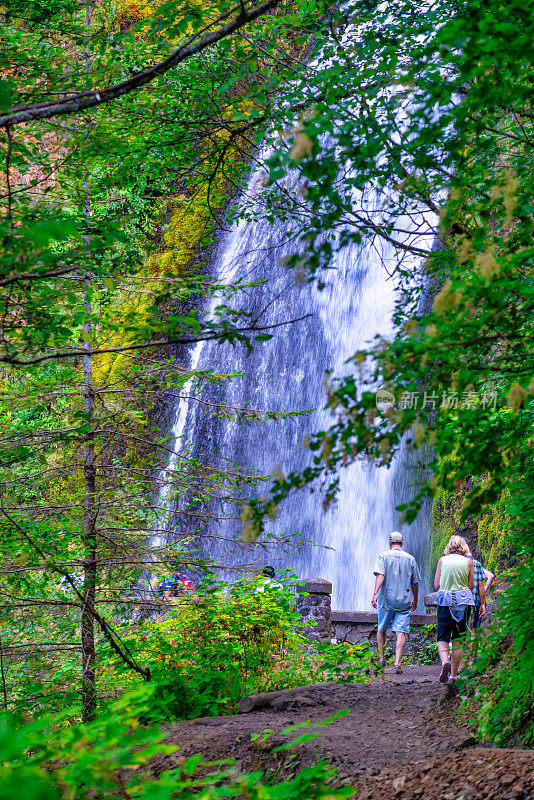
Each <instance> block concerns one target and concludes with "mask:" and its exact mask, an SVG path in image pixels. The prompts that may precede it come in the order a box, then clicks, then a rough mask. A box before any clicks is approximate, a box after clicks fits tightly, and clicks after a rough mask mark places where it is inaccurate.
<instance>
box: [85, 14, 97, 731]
mask: <svg viewBox="0 0 534 800" xmlns="http://www.w3.org/2000/svg"><path fill="white" fill-rule="evenodd" d="M86 23H87V48H86V59H87V61H86V72H89V71H90V63H89V58H90V38H89V37H90V24H91V7H90V6H89V5H88V6H86ZM84 194H85V204H84V217H85V224H86V231H87V232H86V234H85V251H86V252H85V257H86V261H87V266H86V271H85V277H84V283H85V291H84V296H83V304H84V307H85V312H86V314H87V318H86V321H85V323H84V326H83V330H84V343H83V347H84V350H85V351H87V352H86V355H84V357H83V395H84V400H85V413H86V415H87V421H86V424H87V425H88V426H89V430H88V432H87V434H86V436H85V461H84V466H83V475H84V519H83V544H84V558H83V606H82V618H81V628H82V630H81V645H82V704H83V712H82V717H83V720H84V722H87V721H89V720H90V719H93V717H94V716H95V713H96V648H95V616H94V610H95V601H96V549H97V534H96V519H97V513H98V512H97V508H96V470H95V440H94V411H95V394H94V388H93V364H92V357H91V354H90V351H91V348H92V345H91V328H92V325H91V277H92V275H91V269H90V267H91V264H90V259H91V249H90V248H91V235H90V233H89V224H90V221H91V194H90V188H89V181H87V180H86V181H85V183H84Z"/></svg>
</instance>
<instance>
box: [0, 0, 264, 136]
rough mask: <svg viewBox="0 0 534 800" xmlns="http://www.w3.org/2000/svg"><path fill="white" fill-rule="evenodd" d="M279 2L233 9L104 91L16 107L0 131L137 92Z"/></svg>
mask: <svg viewBox="0 0 534 800" xmlns="http://www.w3.org/2000/svg"><path fill="white" fill-rule="evenodd" d="M279 2H280V0H267V2H265V3H262V5H260V6H258V7H257V8H254V9H252V11H249V12H244V11H243V8H242V7H241V6H234V7H233V8H232V9H230V11H228V12H227V13H226V14H222V15H221V16H220V17H218V19H216V20H214V21H213V22H212V23H210V24H209V25H208V26H206V28H204V30H207V29H208V28H210V27H213V25H216V24H217V23H220V22H222V20H224V19H226V18H227V17H228V16H229V15H230V14H231V13H233V12H235V11H236V10H237V9H239V13H238V15H237V17H235V18H234V19H232V20H231V21H230V22H227V23H226V25H223V26H222V27H221V28H219V29H218V30H216V31H211V32H209V33H205V34H204V36H201V37H200V38H198V36H199V33H200V31H199V32H197V33H195V34H194V35H193V36H191V37H190V38H189V39H188V41H187V42H186V43H185V44H183V45H182V46H181V47H179V48H178V49H177V50H175V51H174V53H171V55H170V56H168V57H167V58H166V59H164V60H163V61H160V62H159V63H158V64H155V65H154V66H153V67H149V68H148V69H145V70H143V71H141V72H137V73H136V74H135V75H132V77H131V78H128V80H126V81H122V82H121V83H116V84H114V85H112V86H106V87H105V88H103V89H95V90H92V91H84V92H78V93H77V94H75V95H74V96H73V97H70V98H68V99H63V100H47V101H43V102H42V103H33V104H32V105H29V106H22V107H21V106H19V107H18V108H19V110H16V108H17V107H15V108H14V109H10V111H9V112H8V113H6V114H2V115H0V127H2V128H9V127H10V126H13V125H19V124H20V123H22V122H30V121H33V120H38V119H50V117H57V116H59V115H60V114H76V113H78V112H80V111H84V110H86V109H88V108H94V107H95V106H99V105H102V104H103V103H109V102H110V101H111V100H116V99H117V98H119V97H123V96H124V95H126V94H129V93H130V92H133V91H135V90H137V89H140V88H141V87H142V86H146V85H147V84H149V83H151V82H152V81H153V80H154V79H155V78H157V77H159V76H160V75H164V74H165V73H166V72H168V71H169V70H170V69H172V68H173V67H175V66H176V65H177V64H180V63H181V62H182V61H186V60H187V59H188V58H191V56H194V55H196V54H197V53H201V52H202V51H203V50H205V49H206V48H207V47H210V45H212V44H215V43H216V42H220V41H221V40H222V39H225V38H226V37H227V36H230V34H232V33H234V31H237V30H239V29H240V28H242V27H243V25H246V24H247V22H252V21H253V20H255V19H257V18H258V17H261V16H262V15H263V14H265V13H266V12H267V11H269V10H270V9H271V8H275V7H276V6H277V5H278V3H279Z"/></svg>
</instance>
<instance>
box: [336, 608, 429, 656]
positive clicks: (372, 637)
mask: <svg viewBox="0 0 534 800" xmlns="http://www.w3.org/2000/svg"><path fill="white" fill-rule="evenodd" d="M331 619H332V632H333V636H334V638H335V639H337V641H338V642H349V643H350V644H362V643H364V642H365V643H367V644H369V645H370V646H371V648H372V649H373V650H376V649H377V646H376V630H377V622H378V615H377V614H374V613H372V612H369V611H332V617H331ZM435 624H436V617H435V615H434V614H410V633H409V634H408V636H407V637H406V646H405V648H404V653H405V655H415V656H419V655H421V653H422V652H423V651H425V650H427V648H428V642H429V641H435V639H434V636H431V637H430V638H429V637H428V635H426V632H425V631H424V630H423V627H424V626H426V625H435ZM388 647H390V648H392V649H393V650H394V649H395V634H394V633H392V632H391V630H389V631H388V633H387V636H386V648H388Z"/></svg>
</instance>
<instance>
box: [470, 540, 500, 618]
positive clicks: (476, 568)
mask: <svg viewBox="0 0 534 800" xmlns="http://www.w3.org/2000/svg"><path fill="white" fill-rule="evenodd" d="M467 558H468V559H469V560H470V561H471V562H472V564H473V574H474V579H475V585H474V586H473V599H474V601H475V612H474V615H473V623H472V626H471V627H472V630H473V633H474V632H475V631H476V630H477V628H480V625H481V621H482V617H483V616H484V615H485V613H486V595H487V593H488V591H489V589H490V587H491V585H492V583H493V581H494V579H495V575H494V574H493V572H490V571H489V569H485V568H484V567H483V566H482V564H481V563H480V561H478V559H476V558H474V557H473V554H472V553H471V549H470V547H469V545H467Z"/></svg>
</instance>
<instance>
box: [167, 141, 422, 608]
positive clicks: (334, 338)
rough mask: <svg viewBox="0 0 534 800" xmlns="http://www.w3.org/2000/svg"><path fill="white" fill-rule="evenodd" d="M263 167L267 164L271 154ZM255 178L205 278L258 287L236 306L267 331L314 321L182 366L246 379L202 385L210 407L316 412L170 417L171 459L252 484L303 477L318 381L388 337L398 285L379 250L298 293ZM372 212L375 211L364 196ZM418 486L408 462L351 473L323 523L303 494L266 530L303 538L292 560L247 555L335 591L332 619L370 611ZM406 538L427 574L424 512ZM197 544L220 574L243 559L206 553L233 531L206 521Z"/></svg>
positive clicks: (194, 409) (320, 419)
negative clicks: (233, 468)
mask: <svg viewBox="0 0 534 800" xmlns="http://www.w3.org/2000/svg"><path fill="white" fill-rule="evenodd" d="M262 156H263V160H264V159H265V158H266V157H267V156H268V153H265V152H264V153H263V154H262ZM261 161H262V158H261V157H260V163H261ZM263 174H264V171H263V170H262V168H261V167H260V168H259V169H258V170H257V171H256V173H255V174H254V175H253V176H252V177H251V179H250V181H249V184H248V187H247V189H246V196H247V198H248V202H249V203H250V202H252V203H253V204H255V205H256V208H255V213H254V214H253V217H254V221H245V220H241V221H240V222H238V223H236V224H235V225H234V227H233V228H232V230H231V231H230V232H229V233H227V234H225V235H223V236H222V237H221V239H220V241H219V243H218V246H217V247H216V250H215V252H214V255H213V265H214V276H213V277H214V279H215V280H216V281H217V282H218V283H231V282H233V281H235V280H237V279H238V278H242V279H243V280H245V281H251V280H254V281H258V280H262V279H266V283H265V285H263V286H262V287H260V288H258V287H255V288H253V289H251V290H250V292H249V293H246V294H245V299H244V300H243V299H241V300H240V301H238V304H239V303H240V304H241V306H242V307H246V308H247V309H248V310H250V311H253V312H255V313H256V312H257V313H259V312H260V311H262V312H263V313H262V315H261V324H262V325H264V326H268V325H272V324H276V323H280V322H283V321H284V320H291V319H295V318H300V317H304V316H305V315H307V314H308V315H310V316H308V317H307V318H306V319H302V320H301V321H299V322H296V323H294V324H292V325H288V326H285V327H280V328H278V330H277V331H276V332H275V335H274V338H273V339H272V340H271V341H269V342H266V343H263V344H261V345H258V346H256V347H255V348H254V351H253V353H252V354H250V355H247V352H246V350H245V348H244V347H241V346H238V347H236V348H235V349H234V348H232V347H229V346H221V345H219V344H217V343H216V342H205V343H200V344H198V345H196V347H195V348H194V350H193V351H192V353H191V364H190V367H191V369H202V370H209V369H213V370H214V372H216V373H219V374H221V373H222V374H228V373H235V372H242V377H239V378H236V379H232V380H230V381H226V382H224V383H221V384H217V383H210V384H208V385H207V386H206V388H205V389H204V390H203V393H202V398H203V399H205V400H208V401H209V402H213V403H223V404H227V405H228V406H238V407H242V406H245V405H246V406H249V407H250V408H253V409H263V410H273V411H287V412H289V411H298V410H301V409H315V410H314V411H313V412H312V413H310V414H309V415H306V416H299V417H296V418H293V419H286V420H284V421H279V422H275V421H272V422H266V423H263V424H259V423H256V424H252V425H247V426H238V425H236V424H235V423H234V422H231V421H228V420H226V419H224V418H221V417H217V416H213V415H210V414H207V413H206V412H205V410H204V408H203V407H202V406H200V405H199V404H198V403H193V402H190V403H189V404H188V401H187V400H181V401H179V402H178V403H177V404H176V407H175V419H174V425H173V431H172V433H173V436H174V437H175V449H177V450H180V448H182V450H187V452H188V454H189V455H194V456H196V457H201V456H207V457H208V458H209V460H210V461H211V462H212V463H215V464H216V465H218V466H220V467H221V468H224V466H225V465H228V464H237V465H239V466H240V467H241V468H244V469H245V470H247V471H250V472H252V473H256V474H263V475H271V474H272V473H273V472H274V471H275V470H276V469H277V468H278V467H279V468H281V469H282V471H284V472H285V471H289V470H301V469H303V468H304V467H305V465H306V463H307V462H308V460H309V458H310V454H309V452H307V451H306V450H305V449H304V448H303V446H302V445H303V440H304V438H305V435H306V434H308V433H313V432H315V431H317V430H324V429H325V428H326V427H328V425H329V424H330V423H331V421H332V417H331V415H330V413H329V412H326V411H324V410H323V406H324V403H325V392H324V386H323V379H324V374H325V371H326V370H327V369H333V370H334V373H335V374H337V375H341V374H343V372H344V371H345V370H346V369H347V367H346V366H345V362H346V360H347V358H348V357H349V356H351V355H352V354H353V353H354V352H355V351H356V350H358V349H359V348H362V347H364V346H365V345H366V344H367V343H368V342H369V341H370V340H371V339H373V337H374V336H375V335H376V334H382V335H385V336H388V335H390V334H391V333H392V332H393V328H392V312H393V306H394V292H395V284H394V281H393V280H392V279H391V278H390V276H389V274H388V272H389V271H387V270H386V269H385V267H384V264H387V263H390V264H394V263H395V261H396V260H398V255H397V254H396V253H395V252H394V250H393V248H392V247H391V246H390V245H388V244H387V243H385V242H382V243H378V244H377V243H376V242H374V243H373V244H372V245H371V244H361V245H352V246H348V247H345V248H344V249H342V250H340V251H339V252H338V253H337V254H336V256H335V258H334V263H333V266H334V267H335V269H334V270H332V271H331V272H330V274H329V279H328V283H327V286H326V287H325V288H324V289H322V290H319V289H318V288H317V286H316V285H315V284H304V285H303V286H299V285H298V284H297V282H296V281H295V277H294V274H293V271H292V270H288V269H287V267H286V266H285V265H284V257H285V256H287V255H289V254H291V252H293V250H292V249H291V248H290V247H289V246H288V244H287V242H288V238H289V237H288V235H287V234H288V231H289V229H288V227H285V226H284V225H283V224H280V225H278V226H273V225H271V224H269V222H267V220H266V219H265V217H262V214H261V207H262V194H263V190H262V188H261V187H262V183H263V182H262V180H261V178H262V175H263ZM286 189H288V190H289V191H293V192H296V191H297V190H298V187H296V186H294V185H293V186H290V185H288V183H286ZM251 198H252V200H251ZM360 202H361V198H360ZM368 202H370V203H376V196H375V195H374V194H373V192H371V191H370V192H369V198H368ZM410 225H413V222H410V220H406V221H405V226H406V227H408V228H409V226H410ZM217 302H220V301H217V300H215V299H214V300H213V301H212V308H211V309H209V311H214V310H215V305H216V304H217ZM175 459H176V457H175V456H174V457H172V458H171V463H170V465H169V466H171V467H172V466H173V463H174V461H175ZM416 482H417V470H416V467H415V465H414V464H413V463H412V462H411V461H410V458H409V457H408V455H407V454H405V453H404V454H403V453H401V454H400V455H399V456H398V457H397V458H396V459H395V461H394V462H393V465H392V466H391V468H390V469H387V468H385V467H381V468H377V467H372V466H369V465H367V464H365V463H362V462H356V463H354V464H352V465H351V466H350V467H348V468H347V469H345V470H343V473H342V475H341V484H340V491H339V499H338V502H337V504H336V505H335V506H334V507H332V508H331V509H330V510H328V511H327V512H326V513H325V512H324V511H323V508H322V503H321V496H320V491H310V489H309V488H308V489H304V490H301V491H299V492H296V493H294V494H293V495H292V496H291V497H290V498H288V499H287V500H286V501H285V502H284V503H283V504H282V507H281V509H280V516H279V517H278V518H277V519H276V520H275V521H274V522H273V523H271V530H272V531H274V532H276V533H277V534H278V535H284V534H291V533H293V532H299V533H300V534H302V546H301V547H300V549H296V548H294V547H284V548H281V547H278V548H277V547H275V548H274V549H273V550H271V551H269V552H268V553H265V552H264V551H262V550H258V548H257V547H256V549H254V546H253V547H252V552H253V554H254V555H255V557H256V559H257V560H258V561H259V560H261V561H262V562H263V563H264V564H265V563H272V564H273V565H274V566H275V568H278V569H285V568H291V569H293V570H294V571H295V572H296V573H297V574H298V576H299V577H300V578H304V577H321V578H326V579H328V580H330V581H332V584H333V605H334V607H335V608H344V609H353V610H365V609H370V608H371V606H370V598H371V594H372V587H373V584H374V576H373V573H372V569H373V563H374V559H375V557H376V554H377V553H378V552H379V551H380V550H383V549H385V548H386V547H387V540H388V534H389V532H390V531H392V530H395V529H397V528H398V527H399V520H398V512H397V511H396V510H395V507H396V506H397V505H399V504H400V503H402V502H404V501H405V500H407V499H408V498H409V497H410V496H412V495H413V493H414V486H415V484H416ZM262 493H263V492H262ZM170 518H171V520H172V518H173V514H171V515H170ZM168 527H172V522H169V523H168ZM402 530H403V532H404V536H405V542H406V547H407V549H408V550H409V552H411V553H412V554H413V555H414V556H415V557H416V559H417V561H418V562H419V564H420V565H421V568H422V571H423V572H424V567H425V564H426V561H427V550H428V546H429V531H430V520H429V510H428V509H426V510H425V509H423V511H422V512H421V513H420V515H419V517H418V519H417V521H416V522H415V523H414V524H412V525H410V526H405V527H404V528H403V529H402ZM204 533H206V534H210V536H209V538H207V539H206V540H205V541H204V542H203V546H204V548H205V550H206V552H207V553H209V555H210V556H212V557H214V558H215V559H216V560H217V561H218V563H220V564H222V565H227V566H228V565H230V564H235V563H236V561H237V562H239V561H240V560H241V561H242V560H243V554H242V553H239V552H236V547H232V546H228V545H226V546H223V544H222V543H220V542H219V543H218V544H215V545H214V544H213V541H215V540H214V539H212V538H211V537H212V536H219V537H220V538H221V539H222V540H226V541H227V542H228V541H232V540H233V541H237V540H238V537H239V535H240V533H241V526H240V523H239V521H238V520H235V519H226V520H223V521H214V522H212V523H211V524H209V525H207V526H206V527H205V528H204ZM200 538H201V539H202V533H201V535H200ZM249 556H250V553H249ZM422 594H423V592H421V593H420V595H421V596H422Z"/></svg>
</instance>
